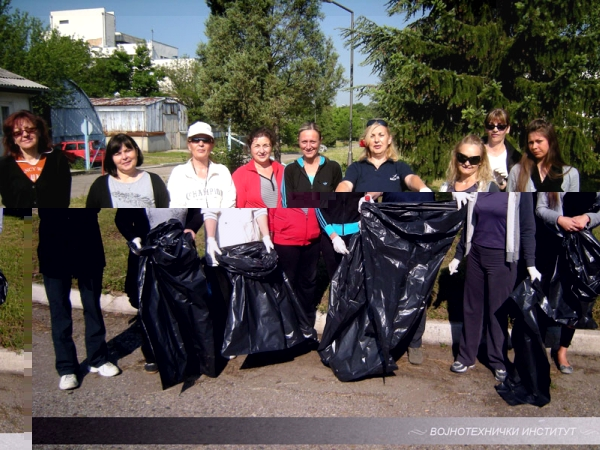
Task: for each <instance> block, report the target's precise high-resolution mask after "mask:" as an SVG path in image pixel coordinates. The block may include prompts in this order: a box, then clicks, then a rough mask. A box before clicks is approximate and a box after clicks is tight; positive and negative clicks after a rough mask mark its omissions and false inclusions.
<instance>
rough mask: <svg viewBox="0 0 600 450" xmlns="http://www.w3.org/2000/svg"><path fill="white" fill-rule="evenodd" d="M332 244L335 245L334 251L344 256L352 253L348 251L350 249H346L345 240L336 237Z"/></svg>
mask: <svg viewBox="0 0 600 450" xmlns="http://www.w3.org/2000/svg"><path fill="white" fill-rule="evenodd" d="M331 243H332V244H333V249H334V250H335V251H336V252H337V253H341V254H342V255H347V254H348V253H350V252H349V251H348V249H347V248H346V243H345V242H344V240H343V239H342V238H341V237H339V236H336V237H334V238H333V239H332V240H331Z"/></svg>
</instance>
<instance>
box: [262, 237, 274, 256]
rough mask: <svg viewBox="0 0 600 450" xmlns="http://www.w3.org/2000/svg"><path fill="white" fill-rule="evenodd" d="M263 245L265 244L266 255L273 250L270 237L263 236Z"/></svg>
mask: <svg viewBox="0 0 600 450" xmlns="http://www.w3.org/2000/svg"><path fill="white" fill-rule="evenodd" d="M262 241H263V244H265V248H266V249H267V253H271V250H273V249H274V248H275V246H274V245H273V242H271V237H270V236H265V237H263V238H262Z"/></svg>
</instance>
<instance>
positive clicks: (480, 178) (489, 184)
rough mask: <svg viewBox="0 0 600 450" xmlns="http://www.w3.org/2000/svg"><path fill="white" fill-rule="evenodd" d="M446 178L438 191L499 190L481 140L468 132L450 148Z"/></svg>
mask: <svg viewBox="0 0 600 450" xmlns="http://www.w3.org/2000/svg"><path fill="white" fill-rule="evenodd" d="M446 173H447V179H448V181H446V182H445V183H444V184H443V185H442V186H441V187H440V192H500V189H499V187H498V185H497V184H496V183H495V182H494V175H492V170H491V168H490V163H489V160H488V158H487V156H486V147H485V145H484V144H483V141H482V140H481V139H480V138H479V137H478V136H475V135H473V134H470V135H468V136H466V137H465V138H463V139H462V140H461V141H460V142H458V143H457V144H456V145H455V146H454V149H453V150H452V157H451V159H450V164H449V165H448V170H447V172H446Z"/></svg>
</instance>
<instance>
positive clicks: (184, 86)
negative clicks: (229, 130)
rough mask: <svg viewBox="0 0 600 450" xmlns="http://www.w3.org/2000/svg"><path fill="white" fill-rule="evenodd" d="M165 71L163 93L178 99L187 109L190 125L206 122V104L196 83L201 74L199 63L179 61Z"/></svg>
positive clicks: (191, 60) (195, 61) (186, 60)
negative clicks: (201, 121) (204, 109)
mask: <svg viewBox="0 0 600 450" xmlns="http://www.w3.org/2000/svg"><path fill="white" fill-rule="evenodd" d="M164 71H165V76H166V78H165V84H166V86H165V87H164V88H163V89H162V91H163V92H164V93H165V94H166V95H169V96H170V97H175V98H177V99H178V100H179V101H180V102H181V103H183V104H184V105H185V106H186V107H187V112H188V119H189V122H190V123H194V122H196V121H198V120H206V118H205V117H204V116H203V114H202V105H203V104H204V102H203V99H202V95H201V93H200V92H199V89H198V84H197V83H196V80H197V79H198V76H199V72H200V64H199V63H198V61H197V60H195V59H183V60H177V61H176V62H175V63H174V64H172V65H171V66H167V67H165V69H164Z"/></svg>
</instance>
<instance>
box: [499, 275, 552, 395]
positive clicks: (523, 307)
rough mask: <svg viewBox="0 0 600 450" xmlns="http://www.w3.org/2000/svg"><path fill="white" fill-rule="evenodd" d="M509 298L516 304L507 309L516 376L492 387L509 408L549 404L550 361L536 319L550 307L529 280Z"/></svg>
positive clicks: (533, 283)
mask: <svg viewBox="0 0 600 450" xmlns="http://www.w3.org/2000/svg"><path fill="white" fill-rule="evenodd" d="M510 298H511V299H512V300H513V301H514V303H515V305H516V307H515V308H510V310H511V312H512V313H511V315H512V316H513V328H512V333H511V340H512V345H513V349H514V351H515V360H514V365H515V371H516V373H514V374H511V373H509V376H508V377H507V378H506V380H505V381H504V382H502V383H501V384H499V385H497V386H496V391H497V392H498V394H500V396H501V397H502V398H503V399H504V400H505V401H506V403H508V404H509V405H511V406H515V405H522V404H529V405H535V406H544V405H546V404H548V403H550V362H549V361H548V356H547V355H546V347H545V345H544V342H543V339H542V335H541V333H540V326H539V319H542V316H543V315H544V314H547V313H548V312H550V310H549V307H550V305H549V304H548V300H547V299H546V296H545V295H544V293H543V291H542V286H541V284H540V282H539V281H535V282H532V281H531V278H529V277H528V278H526V279H525V280H524V281H523V282H522V283H521V284H519V285H518V286H517V287H516V288H515V290H514V291H513V292H512V294H511V295H510ZM550 313H551V312H550ZM540 315H541V316H540Z"/></svg>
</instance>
